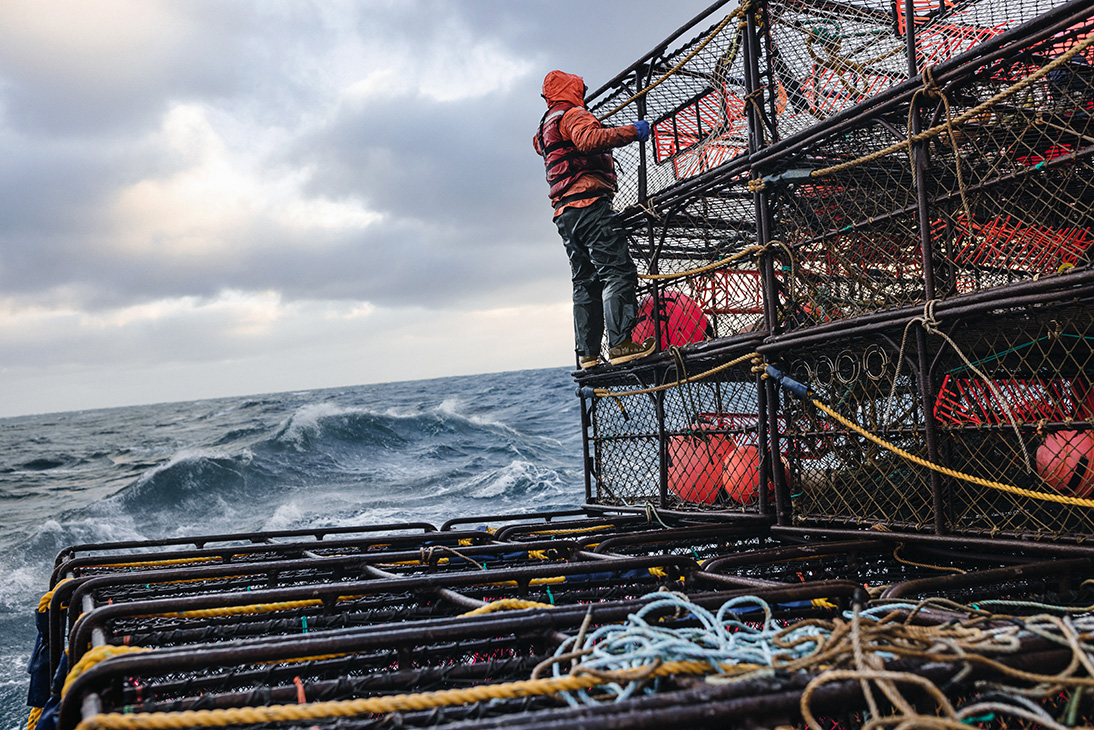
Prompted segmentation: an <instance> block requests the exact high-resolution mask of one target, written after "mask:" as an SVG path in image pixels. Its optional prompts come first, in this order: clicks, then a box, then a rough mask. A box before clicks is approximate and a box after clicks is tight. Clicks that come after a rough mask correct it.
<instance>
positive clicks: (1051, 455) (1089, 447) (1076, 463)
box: [1037, 431, 1094, 497]
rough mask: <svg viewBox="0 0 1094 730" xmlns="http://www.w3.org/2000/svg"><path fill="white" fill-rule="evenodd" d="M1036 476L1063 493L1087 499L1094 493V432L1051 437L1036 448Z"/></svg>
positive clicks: (1060, 433) (1061, 434) (1064, 433)
mask: <svg viewBox="0 0 1094 730" xmlns="http://www.w3.org/2000/svg"><path fill="white" fill-rule="evenodd" d="M1037 473H1038V474H1040V475H1041V478H1042V479H1044V480H1045V484H1047V485H1049V486H1050V487H1052V488H1053V489H1055V490H1056V491H1057V492H1059V493H1060V494H1064V495H1067V496H1069V497H1086V496H1088V495H1089V494H1090V493H1091V492H1094V433H1091V432H1089V431H1057V432H1056V433H1052V434H1049V435H1048V436H1047V437H1045V442H1044V443H1043V444H1041V445H1040V446H1039V447H1037Z"/></svg>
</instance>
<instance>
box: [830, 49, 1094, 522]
mask: <svg viewBox="0 0 1094 730" xmlns="http://www.w3.org/2000/svg"><path fill="white" fill-rule="evenodd" d="M1091 37H1092V38H1094V36H1091ZM813 405H814V406H816V407H817V408H818V409H820V410H821V411H824V412H825V413H827V414H828V415H829V416H831V417H832V418H834V419H836V420H837V421H839V422H840V423H841V424H843V425H844V426H846V427H847V428H849V429H851V430H852V431H854V432H855V433H857V434H859V435H860V436H863V437H864V438H866V439H868V440H870V441H872V442H874V443H875V444H877V445H878V446H880V447H881V448H883V449H887V450H889V451H891V452H893V453H894V454H896V455H897V456H899V457H901V458H902V459H906V460H907V461H910V462H912V463H913V464H918V465H919V466H923V467H926V468H928V469H930V470H932V471H936V472H938V473H939V474H945V475H946V476H948V477H953V478H954V479H960V480H961V481H965V482H970V483H971V484H977V485H979V486H981V487H988V488H989V489H997V490H999V491H1001V492H1008V493H1009V494H1016V495H1018V496H1020V497H1029V498H1030V499H1039V500H1042V501H1045V502H1056V503H1058V504H1066V505H1071V506H1073V507H1094V499H1081V498H1079V497H1068V496H1065V495H1063V494H1050V493H1048V492H1035V491H1033V490H1032V489H1023V488H1022V487H1015V486H1013V485H1011V484H1003V483H1002V482H996V481H992V480H990V479H982V478H980V477H977V476H973V475H972V474H965V473H963V472H959V471H956V470H954V469H950V468H947V467H945V466H941V465H939V464H935V463H934V462H931V461H927V460H926V459H922V458H920V457H918V456H915V455H914V454H909V453H908V452H907V451H904V450H903V449H901V448H899V447H897V446H894V445H893V444H891V443H889V442H888V441H885V440H884V439H882V438H880V437H878V436H875V435H874V434H872V433H870V432H869V431H867V430H866V429H864V428H862V427H861V426H859V425H858V424H856V423H853V422H851V421H850V420H848V419H846V418H844V417H843V416H841V415H840V414H839V413H836V412H835V411H834V410H832V409H831V408H829V407H828V406H826V405H825V404H824V403H821V402H820V401H819V400H817V399H816V398H814V399H813Z"/></svg>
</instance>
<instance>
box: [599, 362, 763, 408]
mask: <svg viewBox="0 0 1094 730" xmlns="http://www.w3.org/2000/svg"><path fill="white" fill-rule="evenodd" d="M759 354H760V353H758V352H750V353H748V354H747V355H741V356H740V357H738V358H736V359H734V360H730V361H729V362H727V363H724V364H722V365H719V366H718V367H714V368H711V369H710V370H707V371H705V372H701V373H699V374H698V375H692V376H690V377H687V378H681V379H679V380H676V381H674V382H672V383H665V384H664V385H656V386H652V387H649V388H642V389H641V390H628V391H624V392H622V393H615V392H613V391H610V390H608V389H607V388H595V389H593V394H594V395H596V396H598V397H600V398H625V397H627V396H631V395H646V394H647V393H656V392H658V391H660V390H668V389H669V388H675V387H677V386H680V385H684V384H686V383H694V382H695V381H697V380H702V379H703V378H709V377H710V376H711V375H715V374H716V373H720V372H722V371H723V370H728V369H729V368H731V367H733V366H734V365H740V364H741V363H742V362H744V361H745V360H751V359H752V358H754V357H756V356H758V355H759Z"/></svg>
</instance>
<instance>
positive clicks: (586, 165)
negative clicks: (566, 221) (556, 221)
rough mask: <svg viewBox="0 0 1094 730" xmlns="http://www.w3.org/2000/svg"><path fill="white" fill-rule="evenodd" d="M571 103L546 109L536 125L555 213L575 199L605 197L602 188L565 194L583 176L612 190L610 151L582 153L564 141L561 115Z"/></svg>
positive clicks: (613, 178)
mask: <svg viewBox="0 0 1094 730" xmlns="http://www.w3.org/2000/svg"><path fill="white" fill-rule="evenodd" d="M573 108H574V105H573V104H557V105H555V106H553V107H551V108H550V109H548V110H547V113H546V114H544V115H543V119H541V120H540V123H539V146H540V149H541V150H543V163H544V165H545V166H546V168H547V184H548V185H550V186H551V190H550V192H549V195H550V197H551V199H552V200H555V199H556V198H558V200H555V203H554V206H555V210H558V209H559V208H561V207H562V206H564V205H566V204H567V203H572V202H573V201H575V200H585V199H588V198H600V197H603V196H604V194H605V190H604V189H603V188H601V189H598V190H590V191H588V192H585V193H578V194H575V195H566V194H565V193H566V190H567V189H568V188H569V187H570V186H571V185H572V184H573V183H574V181H575V180H577V179H578V178H579V177H581V176H582V175H585V174H588V173H593V174H596V175H599V176H600V177H601V178H603V179H604V180H605V181H606V182H607V183H609V184H610V185H611V189H612V190H615V186H616V178H615V165H614V163H613V161H612V155H611V153H610V152H596V153H593V154H585V153H583V152H581V151H579V150H578V149H577V147H576V146H574V143H573V142H571V141H570V140H568V139H564V138H563V136H562V131H561V130H560V129H559V124H560V123H561V121H562V115H563V114H565V113H566V112H568V111H569V110H570V109H573Z"/></svg>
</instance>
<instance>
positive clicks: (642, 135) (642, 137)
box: [634, 119, 650, 142]
mask: <svg viewBox="0 0 1094 730" xmlns="http://www.w3.org/2000/svg"><path fill="white" fill-rule="evenodd" d="M634 128H635V129H637V130H638V141H639V142H645V141H646V140H647V139H649V138H650V123H649V122H647V121H646V120H645V119H639V120H638V121H637V122H635V123H634Z"/></svg>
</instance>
